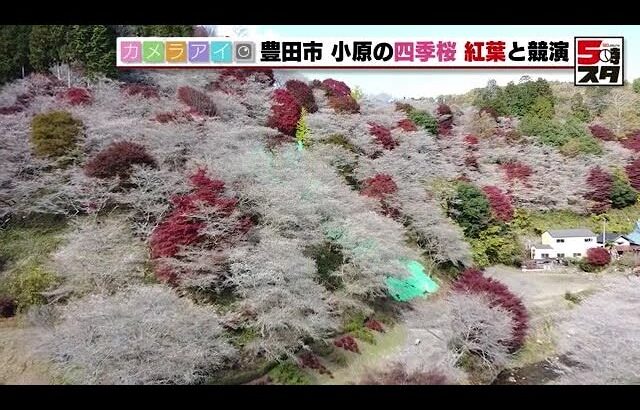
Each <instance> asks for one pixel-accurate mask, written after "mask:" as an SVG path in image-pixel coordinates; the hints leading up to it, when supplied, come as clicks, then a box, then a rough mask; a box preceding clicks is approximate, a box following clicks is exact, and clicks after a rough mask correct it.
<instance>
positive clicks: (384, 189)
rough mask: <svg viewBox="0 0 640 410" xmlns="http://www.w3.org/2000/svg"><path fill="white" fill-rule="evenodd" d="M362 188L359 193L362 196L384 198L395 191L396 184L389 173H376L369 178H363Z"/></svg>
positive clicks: (396, 188)
mask: <svg viewBox="0 0 640 410" xmlns="http://www.w3.org/2000/svg"><path fill="white" fill-rule="evenodd" d="M362 186H363V188H362V190H361V191H360V193H361V194H362V195H364V196H368V197H370V198H376V199H380V200H382V199H385V198H386V197H387V196H389V195H391V194H393V193H395V192H396V191H397V190H398V186H397V185H396V183H395V182H394V181H393V178H391V176H390V175H387V174H376V175H375V176H373V177H371V178H367V179H365V180H364V182H363V184H362Z"/></svg>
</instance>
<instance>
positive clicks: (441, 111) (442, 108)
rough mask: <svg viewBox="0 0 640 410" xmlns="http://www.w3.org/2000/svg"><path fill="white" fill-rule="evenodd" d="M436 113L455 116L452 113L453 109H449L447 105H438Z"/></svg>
mask: <svg viewBox="0 0 640 410" xmlns="http://www.w3.org/2000/svg"><path fill="white" fill-rule="evenodd" d="M436 113H437V114H438V115H453V113H452V112H451V107H449V106H448V105H447V104H438V108H436Z"/></svg>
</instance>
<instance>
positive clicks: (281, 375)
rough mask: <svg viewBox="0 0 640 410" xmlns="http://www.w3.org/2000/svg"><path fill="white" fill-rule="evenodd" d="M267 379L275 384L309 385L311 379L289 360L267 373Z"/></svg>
mask: <svg viewBox="0 0 640 410" xmlns="http://www.w3.org/2000/svg"><path fill="white" fill-rule="evenodd" d="M269 378H271V380H272V381H273V382H274V383H276V384H294V385H295V384H298V385H299V384H311V382H312V380H311V377H310V376H309V375H308V374H307V373H305V372H304V370H302V369H301V368H300V366H298V365H297V364H295V363H293V362H292V361H290V360H287V361H284V362H281V363H278V365H276V367H274V368H273V369H271V371H270V372H269Z"/></svg>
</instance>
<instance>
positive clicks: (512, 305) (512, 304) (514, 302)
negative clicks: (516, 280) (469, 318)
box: [453, 268, 529, 351]
mask: <svg viewBox="0 0 640 410" xmlns="http://www.w3.org/2000/svg"><path fill="white" fill-rule="evenodd" d="M453 290H454V291H455V292H463V293H478V294H484V295H486V296H487V297H488V299H489V304H490V306H491V307H494V306H498V307H501V308H502V309H504V310H506V311H507V312H509V313H510V314H511V316H512V319H513V324H512V329H513V334H512V338H511V340H509V341H508V344H509V346H510V347H511V349H512V350H513V351H515V350H518V349H519V348H520V347H522V345H523V344H524V339H525V336H526V334H527V328H528V326H529V315H528V314H527V310H526V308H525V306H524V304H523V303H522V300H520V298H519V297H517V296H516V295H514V294H513V293H511V291H510V290H509V288H507V287H506V286H505V285H503V284H502V283H500V282H498V281H497V280H495V279H493V278H489V277H486V276H484V275H483V274H482V272H481V271H480V270H478V269H473V268H469V269H466V270H465V271H464V272H463V273H462V275H461V276H460V277H459V278H458V280H457V281H456V282H455V283H454V284H453Z"/></svg>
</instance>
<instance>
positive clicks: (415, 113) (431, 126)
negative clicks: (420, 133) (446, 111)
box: [408, 110, 438, 135]
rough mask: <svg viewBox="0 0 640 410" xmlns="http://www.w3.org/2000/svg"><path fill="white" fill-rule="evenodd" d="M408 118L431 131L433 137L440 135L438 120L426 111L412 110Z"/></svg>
mask: <svg viewBox="0 0 640 410" xmlns="http://www.w3.org/2000/svg"><path fill="white" fill-rule="evenodd" d="M408 117H409V119H410V120H411V121H413V122H414V123H415V124H416V125H417V126H419V127H422V128H424V129H425V130H427V131H429V133H431V134H432V135H437V134H438V120H436V119H435V117H434V116H433V115H431V114H429V113H428V112H426V111H419V110H411V111H410V112H409V114H408Z"/></svg>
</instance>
